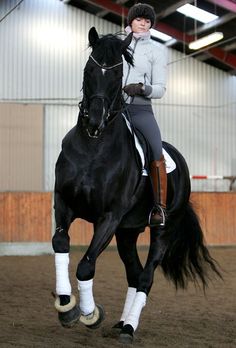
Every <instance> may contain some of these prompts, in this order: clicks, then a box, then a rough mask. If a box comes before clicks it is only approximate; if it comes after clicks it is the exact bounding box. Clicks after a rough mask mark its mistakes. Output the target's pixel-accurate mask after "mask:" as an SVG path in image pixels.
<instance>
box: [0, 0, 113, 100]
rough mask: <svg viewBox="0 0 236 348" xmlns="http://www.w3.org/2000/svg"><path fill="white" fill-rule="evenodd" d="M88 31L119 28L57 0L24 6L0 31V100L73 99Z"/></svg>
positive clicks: (31, 1) (30, 1) (31, 0)
mask: <svg viewBox="0 0 236 348" xmlns="http://www.w3.org/2000/svg"><path fill="white" fill-rule="evenodd" d="M4 4H5V6H4ZM0 8H1V13H3V12H4V10H5V12H7V9H9V6H8V5H7V1H1V2H0ZM92 26H95V27H97V28H99V32H100V33H101V34H102V33H104V32H107V33H108V32H115V31H116V30H117V28H118V27H117V26H115V25H113V24H111V23H109V22H106V21H104V20H102V19H100V18H98V17H95V16H92V15H90V14H88V13H86V12H83V11H80V10H77V9H76V8H73V7H72V6H68V5H66V4H64V3H63V2H61V1H59V0H40V1H39V0H38V1H36V0H27V1H24V2H23V3H22V4H21V5H20V6H19V8H18V9H16V10H15V11H13V12H12V13H11V14H10V15H9V16H8V17H7V18H6V19H5V20H3V21H2V22H1V26H0V42H1V50H0V76H1V83H0V98H1V99H38V98H44V99H48V98H49V99H51V98H58V99H59V98H78V96H79V95H80V90H81V85H82V67H83V66H84V64H85V62H86V59H87V57H88V54H89V52H90V51H89V49H88V48H87V43H88V40H87V36H88V31H89V29H90V28H91V27H92Z"/></svg>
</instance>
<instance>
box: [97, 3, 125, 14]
mask: <svg viewBox="0 0 236 348" xmlns="http://www.w3.org/2000/svg"><path fill="white" fill-rule="evenodd" d="M127 1H129V0H116V3H117V4H120V5H123V4H125V3H126V2H127ZM108 13H109V11H108V10H101V11H100V12H98V13H97V14H96V15H97V16H98V17H104V16H106V15H107V14H108Z"/></svg>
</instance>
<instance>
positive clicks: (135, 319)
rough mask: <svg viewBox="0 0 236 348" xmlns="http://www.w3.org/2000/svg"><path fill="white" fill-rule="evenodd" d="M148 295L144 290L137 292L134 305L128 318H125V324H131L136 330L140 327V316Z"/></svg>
mask: <svg viewBox="0 0 236 348" xmlns="http://www.w3.org/2000/svg"><path fill="white" fill-rule="evenodd" d="M146 299H147V295H146V294H145V293H144V292H141V291H139V292H137V293H136V296H135V299H134V302H133V304H132V307H131V309H130V311H129V314H128V316H127V318H126V319H125V322H124V325H127V324H129V325H131V326H132V327H133V329H134V331H135V330H136V329H137V327H138V323H139V317H140V314H141V311H142V309H143V307H144V306H145V304H146Z"/></svg>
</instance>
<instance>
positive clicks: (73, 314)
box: [55, 295, 81, 328]
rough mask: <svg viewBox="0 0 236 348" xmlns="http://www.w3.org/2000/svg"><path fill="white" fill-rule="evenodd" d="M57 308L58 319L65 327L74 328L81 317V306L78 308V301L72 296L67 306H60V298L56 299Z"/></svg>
mask: <svg viewBox="0 0 236 348" xmlns="http://www.w3.org/2000/svg"><path fill="white" fill-rule="evenodd" d="M55 308H56V310H57V311H58V319H59V321H60V323H61V325H62V326H63V327H67V328H70V327H72V326H74V325H75V324H76V323H77V321H78V320H79V318H80V316H81V311H80V308H79V306H76V299H75V296H74V295H71V297H70V302H69V303H68V304H66V305H64V306H63V305H61V304H60V298H59V297H56V300H55Z"/></svg>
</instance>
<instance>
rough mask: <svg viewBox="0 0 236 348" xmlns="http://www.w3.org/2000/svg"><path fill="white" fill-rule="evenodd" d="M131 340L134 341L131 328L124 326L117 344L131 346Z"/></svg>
mask: <svg viewBox="0 0 236 348" xmlns="http://www.w3.org/2000/svg"><path fill="white" fill-rule="evenodd" d="M133 340H134V329H133V327H132V326H131V325H129V324H127V325H124V326H123V328H122V330H121V333H120V336H119V342H120V343H122V344H132V343H133Z"/></svg>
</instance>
